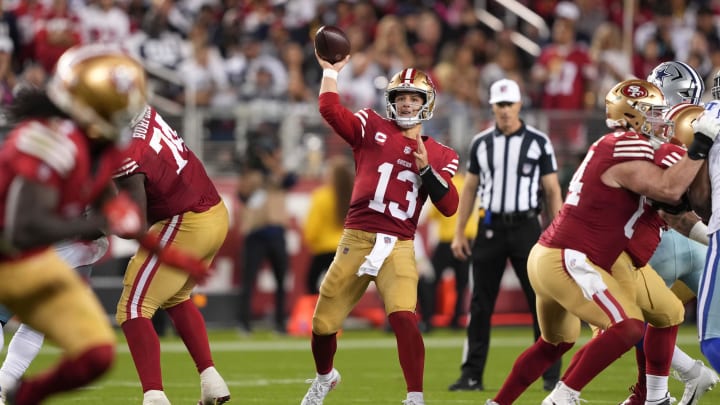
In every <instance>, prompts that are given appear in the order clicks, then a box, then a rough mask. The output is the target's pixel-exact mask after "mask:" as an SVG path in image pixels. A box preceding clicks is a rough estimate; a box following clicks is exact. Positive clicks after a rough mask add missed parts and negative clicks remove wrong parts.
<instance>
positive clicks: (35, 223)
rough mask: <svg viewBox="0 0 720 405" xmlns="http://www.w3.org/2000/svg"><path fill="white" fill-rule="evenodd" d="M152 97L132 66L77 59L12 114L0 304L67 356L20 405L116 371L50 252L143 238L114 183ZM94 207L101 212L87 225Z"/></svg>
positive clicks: (10, 395)
mask: <svg viewBox="0 0 720 405" xmlns="http://www.w3.org/2000/svg"><path fill="white" fill-rule="evenodd" d="M69 77H72V80H68V78H69ZM115 78H122V79H123V80H122V83H119V82H117V81H114V79H115ZM144 93H145V74H144V71H143V69H142V67H141V66H140V65H139V64H137V63H136V62H135V61H133V60H132V59H130V58H129V57H127V56H125V55H124V54H121V53H117V52H113V51H112V50H111V49H108V48H106V49H105V50H102V51H99V50H96V51H85V50H82V49H79V50H78V49H76V50H73V51H68V52H67V53H66V54H64V55H63V56H62V58H61V59H60V60H59V62H58V66H57V70H56V72H55V74H54V75H53V76H52V78H51V81H50V83H49V85H48V88H47V92H46V91H44V90H40V89H25V90H22V91H21V92H20V93H19V94H18V97H17V99H16V101H15V103H14V105H13V106H12V107H11V111H10V112H11V116H12V117H13V121H15V122H17V126H16V127H15V128H14V129H13V130H12V131H11V133H10V134H9V136H8V139H7V140H6V141H5V142H4V144H3V146H2V150H0V167H2V169H0V211H2V212H0V227H1V228H2V235H3V238H2V242H1V243H0V303H2V304H3V305H5V306H6V307H7V308H8V309H10V310H11V311H12V312H14V313H15V314H17V316H18V317H19V318H20V319H21V320H22V321H23V322H24V323H26V324H27V325H29V326H30V327H32V328H33V329H35V330H37V331H38V332H40V333H43V334H44V335H45V336H47V338H48V339H49V340H50V341H52V342H54V343H55V344H56V345H57V346H58V347H59V348H60V349H61V350H62V351H63V355H62V357H61V358H60V361H59V362H58V363H57V364H56V365H55V366H54V367H52V368H50V369H48V370H47V371H46V372H44V373H41V374H38V375H36V376H34V377H29V378H25V379H23V380H21V381H20V384H19V386H16V387H14V388H12V389H8V390H3V393H2V394H3V397H4V398H5V399H6V400H7V401H8V402H10V403H12V404H39V403H41V402H42V401H43V400H45V399H46V398H47V397H48V396H50V395H52V394H55V393H58V392H62V391H68V390H72V389H75V388H78V387H81V386H83V385H86V384H88V383H90V382H91V381H93V380H95V379H96V378H98V377H99V376H101V375H102V374H103V373H104V372H105V371H106V370H108V369H109V368H110V367H111V365H112V363H113V360H114V350H115V337H114V333H113V331H112V328H111V325H110V323H109V322H108V321H107V317H106V315H105V311H104V309H103V308H102V306H101V305H100V303H99V301H98V300H97V298H96V297H95V296H94V294H93V293H92V291H91V290H90V289H88V288H87V286H86V285H85V283H84V282H83V280H82V279H81V278H80V276H79V275H78V274H77V273H76V272H75V271H74V270H73V269H72V268H71V267H70V266H69V265H68V264H67V263H66V262H65V261H63V260H62V259H61V258H60V257H59V256H58V255H57V253H56V252H55V250H54V249H53V247H52V244H53V243H57V242H59V241H62V240H67V239H72V238H80V239H87V240H91V239H94V238H96V237H98V236H100V235H101V232H100V229H105V230H109V231H110V232H113V233H121V234H138V232H139V231H140V230H141V223H142V221H141V219H140V216H139V210H138V207H137V206H136V205H135V204H133V203H132V202H131V201H130V200H129V199H127V197H123V196H118V197H112V193H114V191H115V189H114V186H113V185H112V173H113V171H114V170H115V168H116V167H117V164H118V163H119V162H120V154H119V150H118V146H117V145H118V144H121V143H122V142H123V136H122V134H123V131H122V128H124V127H125V126H126V124H124V123H126V122H127V121H124V120H123V119H124V118H125V117H129V116H135V115H137V114H138V113H139V112H140V111H142V107H143V105H142V104H140V103H136V102H135V101H136V100H137V99H138V98H142V97H144ZM89 205H90V206H94V207H96V208H97V210H91V212H90V214H88V215H84V212H85V209H86V207H88V206H89Z"/></svg>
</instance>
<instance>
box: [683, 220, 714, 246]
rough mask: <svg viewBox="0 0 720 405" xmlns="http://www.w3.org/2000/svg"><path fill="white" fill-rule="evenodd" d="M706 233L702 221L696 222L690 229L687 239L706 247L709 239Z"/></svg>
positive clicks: (706, 229)
mask: <svg viewBox="0 0 720 405" xmlns="http://www.w3.org/2000/svg"><path fill="white" fill-rule="evenodd" d="M707 231H708V228H707V225H705V224H704V223H703V222H702V221H697V222H696V223H695V225H693V227H692V228H691V229H690V233H689V234H688V238H690V239H692V240H694V241H696V242H699V243H702V244H703V245H705V246H707V245H709V244H710V238H708V235H707Z"/></svg>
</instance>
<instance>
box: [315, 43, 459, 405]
mask: <svg viewBox="0 0 720 405" xmlns="http://www.w3.org/2000/svg"><path fill="white" fill-rule="evenodd" d="M348 60H349V57H348V58H346V59H345V60H343V61H340V62H337V63H335V64H334V65H332V64H330V63H329V62H326V61H324V60H322V59H320V58H319V57H318V62H319V63H320V65H321V66H322V67H323V69H324V71H323V79H322V83H321V85H320V98H319V104H320V113H321V114H322V116H323V118H324V119H325V121H327V123H328V124H330V126H332V128H333V129H334V130H335V132H337V133H338V135H340V136H341V137H342V138H343V139H344V140H345V141H346V142H347V143H348V144H349V145H350V146H351V147H352V150H353V155H354V157H355V165H356V168H355V172H356V176H355V184H354V187H353V193H352V197H351V200H350V210H349V212H348V215H347V218H346V220H345V226H344V228H345V230H344V232H343V236H342V239H341V240H340V244H339V246H338V249H337V251H336V253H335V259H334V260H333V263H332V264H331V266H330V268H329V269H328V272H327V275H326V276H325V279H324V280H323V282H322V285H321V286H320V297H319V299H318V302H317V305H316V307H315V314H314V316H313V327H312V345H311V346H312V352H313V358H314V360H315V369H316V372H317V376H316V378H315V379H313V380H312V385H311V386H310V388H309V390H308V392H307V394H305V397H304V398H303V400H302V404H303V405H311V404H322V403H323V400H324V398H325V396H326V395H327V394H328V392H329V391H330V390H332V389H333V388H335V386H336V385H337V384H338V383H339V382H340V374H339V373H338V371H337V370H336V369H335V368H334V367H333V358H334V355H335V350H336V347H337V332H338V330H340V328H341V327H342V322H343V321H344V319H345V318H346V317H347V315H348V314H349V313H350V311H351V310H352V308H353V306H354V305H355V304H356V303H357V302H358V300H359V299H360V298H361V297H362V295H363V294H364V293H365V290H366V289H367V287H368V285H369V284H370V282H371V281H372V282H375V285H376V286H377V289H378V291H379V293H380V295H381V297H382V298H383V300H384V303H385V312H386V313H387V314H388V321H389V324H390V326H391V327H392V330H393V332H394V333H395V336H396V339H397V347H398V355H399V359H400V367H401V368H402V370H403V375H404V377H405V383H406V385H407V398H406V399H405V401H404V402H403V403H405V404H408V405H411V404H412V405H423V404H424V403H425V402H424V398H423V370H424V365H425V347H424V344H423V339H422V335H421V334H420V330H419V329H418V325H417V320H416V317H415V313H414V311H415V305H416V302H417V283H418V272H417V268H416V264H415V250H414V247H413V237H414V234H415V230H416V228H417V222H418V216H419V215H420V209H421V208H422V206H423V204H424V203H425V201H426V200H427V199H428V197H429V198H430V200H431V201H432V202H433V204H435V206H436V207H437V208H438V210H439V211H440V212H441V213H442V214H443V215H446V216H450V215H452V214H453V213H454V212H455V211H456V210H457V206H458V193H457V190H456V189H455V186H454V185H453V183H452V181H451V178H452V176H453V175H454V174H455V172H456V171H457V168H458V155H457V153H456V152H455V151H454V150H452V149H450V148H448V147H446V146H444V145H442V144H440V143H438V142H436V141H435V140H433V139H432V138H429V137H426V136H425V135H423V134H422V125H421V124H422V122H423V121H424V120H428V119H430V118H431V117H432V113H433V108H434V106H435V88H434V86H433V83H432V81H431V80H430V78H429V76H428V75H427V74H426V73H425V72H422V71H419V70H416V69H412V68H408V69H404V70H402V71H400V72H399V73H397V74H396V75H395V76H394V77H393V78H392V79H391V80H390V82H389V84H388V87H387V89H386V92H385V96H386V103H387V113H386V118H385V117H381V116H380V115H379V114H378V113H377V112H375V111H373V110H371V109H363V110H360V111H358V112H357V113H355V114H353V113H352V112H351V111H349V110H347V109H346V108H345V107H343V106H342V105H341V104H340V97H339V95H338V90H337V81H336V79H337V74H338V72H339V71H340V70H341V69H342V68H343V67H344V66H345V64H346V63H347V61H348Z"/></svg>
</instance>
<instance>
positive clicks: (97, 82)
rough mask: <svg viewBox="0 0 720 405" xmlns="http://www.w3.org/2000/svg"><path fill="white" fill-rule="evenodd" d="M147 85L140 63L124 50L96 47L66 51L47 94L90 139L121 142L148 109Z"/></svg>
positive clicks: (102, 46) (78, 47)
mask: <svg viewBox="0 0 720 405" xmlns="http://www.w3.org/2000/svg"><path fill="white" fill-rule="evenodd" d="M146 81H147V79H146V76H145V70H144V69H143V67H142V65H141V64H140V63H139V62H138V61H136V60H135V59H133V58H132V57H131V56H130V55H128V54H127V53H126V52H125V51H123V50H122V49H121V48H119V47H114V46H110V45H107V44H102V45H100V44H95V45H88V46H77V47H73V48H70V49H68V50H67V51H66V52H65V53H63V55H62V56H61V57H60V59H59V60H58V62H57V65H56V67H55V72H54V74H53V75H52V77H51V78H50V81H49V83H48V87H47V92H48V96H49V97H50V99H51V100H52V101H53V102H54V103H55V104H56V105H57V106H58V107H59V108H60V109H61V110H63V111H65V112H66V113H67V114H68V115H70V116H71V117H72V118H73V119H75V120H76V121H77V122H78V124H80V125H81V126H83V127H84V128H85V129H86V133H87V136H88V137H89V138H90V139H93V140H98V141H108V142H118V143H122V142H125V141H127V140H129V137H130V131H129V128H130V125H131V122H133V121H134V120H136V118H137V117H138V116H140V115H141V114H142V113H143V112H144V111H145V108H146V106H147V90H146Z"/></svg>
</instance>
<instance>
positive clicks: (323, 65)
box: [315, 50, 350, 72]
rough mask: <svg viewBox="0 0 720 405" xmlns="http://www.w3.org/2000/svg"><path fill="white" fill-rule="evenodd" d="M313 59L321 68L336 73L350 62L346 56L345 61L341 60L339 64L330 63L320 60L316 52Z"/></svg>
mask: <svg viewBox="0 0 720 405" xmlns="http://www.w3.org/2000/svg"><path fill="white" fill-rule="evenodd" d="M315 58H316V59H317V61H318V63H319V64H320V67H321V68H323V69H332V70H335V71H338V72H339V71H341V70H342V68H343V67H345V65H347V63H348V62H349V61H350V55H348V56H346V57H345V59H343V60H341V61H339V62H335V63H330V62H328V61H326V60H325V59H323V58H321V57H320V55H318V53H317V50H316V51H315Z"/></svg>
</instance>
